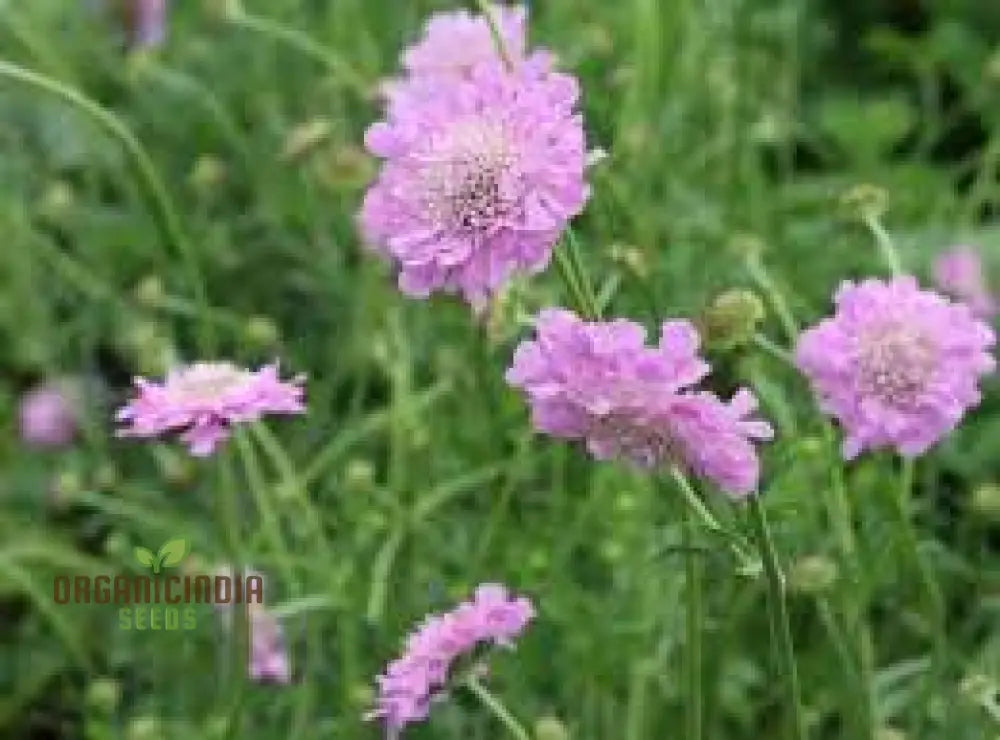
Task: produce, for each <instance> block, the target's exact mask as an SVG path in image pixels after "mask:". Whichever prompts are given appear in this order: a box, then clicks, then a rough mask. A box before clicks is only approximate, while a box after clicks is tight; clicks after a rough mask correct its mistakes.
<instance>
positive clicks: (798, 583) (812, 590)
mask: <svg viewBox="0 0 1000 740" xmlns="http://www.w3.org/2000/svg"><path fill="white" fill-rule="evenodd" d="M837 576H838V572H837V564H836V563H835V562H833V561H832V560H830V558H828V557H826V556H824V555H806V556H805V557H803V558H800V559H799V560H798V561H797V562H795V563H793V564H792V567H791V570H790V572H789V576H788V585H789V587H790V588H791V589H792V590H793V591H798V592H799V593H803V594H807V595H811V596H815V595H818V594H821V593H823V592H824V591H828V590H829V589H830V587H831V586H833V584H834V583H835V582H836V580H837Z"/></svg>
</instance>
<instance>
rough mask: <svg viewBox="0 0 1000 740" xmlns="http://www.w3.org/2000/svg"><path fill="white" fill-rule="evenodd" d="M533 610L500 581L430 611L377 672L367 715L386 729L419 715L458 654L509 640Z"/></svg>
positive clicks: (442, 684) (417, 718) (394, 728)
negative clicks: (401, 651)
mask: <svg viewBox="0 0 1000 740" xmlns="http://www.w3.org/2000/svg"><path fill="white" fill-rule="evenodd" d="M534 616H535V610H534V607H532V605H531V602H530V601H529V600H528V599H526V598H523V597H514V596H511V595H510V594H508V592H507V589H506V588H505V587H503V586H500V585H496V584H484V585H482V586H479V588H477V589H476V592H475V594H474V596H473V599H472V601H467V602H465V603H462V604H459V605H458V607H457V608H455V609H454V610H452V611H450V612H447V613H446V614H442V615H432V616H430V617H428V618H427V619H426V620H425V621H424V623H423V624H422V625H421V626H420V627H419V628H418V629H417V631H416V632H414V633H413V634H411V635H410V636H409V638H407V641H406V650H405V652H404V654H403V655H402V657H400V658H397V659H396V660H394V661H392V662H391V663H389V665H388V666H387V667H386V670H385V673H383V674H382V675H381V676H379V677H378V679H377V682H378V686H379V692H378V698H377V700H376V706H375V709H374V710H372V711H371V712H370V713H369V714H368V715H367V717H368V719H375V718H380V719H381V720H382V721H383V722H384V723H385V726H386V729H387V730H388V731H389V732H390V733H398V732H399V731H400V730H401V729H402V728H403V727H404V726H406V725H407V724H409V723H411V722H420V721H423V720H424V719H426V718H427V715H428V714H429V713H430V706H431V702H432V701H433V700H434V699H435V698H436V697H437V695H438V694H439V693H440V692H441V691H442V690H443V689H444V688H445V686H446V684H447V682H448V679H449V672H450V669H451V667H452V664H453V663H454V662H455V661H456V660H457V659H458V658H459V657H460V656H462V655H466V654H470V653H471V652H472V651H473V650H474V649H475V648H476V647H477V646H479V645H488V644H493V645H497V646H504V647H507V646H510V645H511V644H512V641H513V639H514V638H515V637H517V636H518V635H520V634H521V633H522V632H523V631H524V629H525V627H527V625H528V623H529V622H530V621H531V620H532V619H533V618H534Z"/></svg>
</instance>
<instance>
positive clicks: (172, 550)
mask: <svg viewBox="0 0 1000 740" xmlns="http://www.w3.org/2000/svg"><path fill="white" fill-rule="evenodd" d="M185 555H187V540H183V539H180V538H177V539H175V540H169V541H167V542H166V543H164V545H163V547H161V548H160V552H159V554H158V559H159V561H160V564H161V565H166V566H168V567H169V566H173V565H177V564H178V563H180V562H181V561H182V560H183V559H184V556H185Z"/></svg>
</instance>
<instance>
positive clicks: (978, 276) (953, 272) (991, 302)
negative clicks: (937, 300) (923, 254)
mask: <svg viewBox="0 0 1000 740" xmlns="http://www.w3.org/2000/svg"><path fill="white" fill-rule="evenodd" d="M934 282H935V283H936V284H937V287H938V289H939V290H941V292H942V293H945V294H947V295H949V296H951V297H952V298H955V299H956V300H959V301H962V302H963V303H967V304H968V305H969V308H971V309H972V311H973V313H975V314H976V315H977V316H979V317H981V318H985V319H989V318H992V317H993V316H995V315H996V314H997V312H998V310H1000V303H998V301H997V299H996V297H995V296H994V295H993V294H992V293H991V292H990V287H989V284H988V281H987V279H986V271H985V270H984V269H983V263H982V260H981V259H980V257H979V253H978V252H977V251H976V250H975V249H973V248H972V247H954V248H952V249H950V250H949V251H947V252H945V253H944V254H942V255H940V256H939V257H938V258H937V259H936V260H935V261H934Z"/></svg>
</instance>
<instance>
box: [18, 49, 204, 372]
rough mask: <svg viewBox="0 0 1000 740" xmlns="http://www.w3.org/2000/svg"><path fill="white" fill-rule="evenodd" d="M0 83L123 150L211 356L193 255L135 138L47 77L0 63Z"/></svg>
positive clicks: (86, 100) (108, 115) (80, 96)
mask: <svg viewBox="0 0 1000 740" xmlns="http://www.w3.org/2000/svg"><path fill="white" fill-rule="evenodd" d="M0 79H8V80H11V81H13V82H17V83H19V84H22V85H26V86H28V87H30V88H33V89H35V90H38V91H41V92H44V93H46V94H48V95H52V96H55V97H56V98H59V99H60V100H62V101H63V102H64V103H67V104H69V105H71V106H72V107H74V108H76V109H77V110H79V111H80V112H81V113H84V114H85V115H86V116H88V117H89V118H90V119H91V120H92V121H94V122H95V123H96V124H97V125H98V126H100V128H101V129H103V130H104V131H105V132H106V133H108V134H109V135H110V136H111V137H112V138H114V139H116V140H117V141H118V143H119V144H120V145H121V147H122V149H124V150H125V153H126V155H127V156H128V160H129V162H130V164H131V166H132V169H133V171H134V173H135V176H136V179H137V180H138V182H139V185H140V187H141V189H142V191H143V194H144V195H145V197H146V200H147V202H148V205H149V208H150V210H151V211H152V215H153V218H154V220H155V221H156V225H157V228H158V229H159V231H160V235H161V237H162V239H163V241H164V243H165V244H167V245H168V248H171V249H173V250H175V251H176V252H177V253H178V255H179V256H180V258H181V260H182V261H183V263H184V266H185V269H186V270H187V273H188V280H189V282H190V283H191V289H192V290H193V291H194V294H195V297H196V300H197V303H198V306H199V309H200V312H199V315H200V319H201V320H200V321H199V327H200V332H199V343H200V347H199V349H200V350H201V351H202V352H203V353H205V354H211V352H212V350H213V346H214V337H213V333H212V327H211V324H210V322H209V321H208V320H207V319H206V318H205V317H206V316H207V314H208V305H209V304H208V297H207V293H206V287H205V281H204V279H203V277H202V274H201V268H200V266H199V264H198V260H197V256H196V252H195V250H194V248H193V245H192V244H191V242H190V241H188V239H187V237H186V236H185V235H184V231H183V229H182V228H181V222H180V218H179V217H178V215H177V209H176V208H175V207H174V205H173V203H172V201H171V200H170V196H169V195H168V194H167V189H166V187H165V186H164V184H163V181H162V180H161V179H160V176H159V174H157V171H156V168H155V167H154V166H153V162H152V159H151V158H150V157H149V155H148V154H147V153H146V150H145V149H144V148H143V146H142V144H141V143H140V142H139V140H138V139H137V138H136V136H135V134H133V133H132V131H131V129H129V127H128V126H126V125H125V123H123V122H122V120H121V119H119V118H118V117H117V116H115V115H114V114H113V113H111V112H110V111H107V110H105V109H104V108H102V107H101V106H100V105H98V104H97V103H95V102H94V101H93V100H91V99H90V98H88V97H87V96H85V95H83V94H82V93H80V92H79V91H77V90H75V89H73V88H71V87H68V86H66V85H64V84H63V83H61V82H59V81H58V80H55V79H52V78H51V77H47V76H45V75H42V74H39V73H37V72H32V71H31V70H28V69H25V68H23V67H20V66H18V65H16V64H13V63H12V62H8V61H4V60H0Z"/></svg>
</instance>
